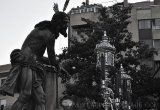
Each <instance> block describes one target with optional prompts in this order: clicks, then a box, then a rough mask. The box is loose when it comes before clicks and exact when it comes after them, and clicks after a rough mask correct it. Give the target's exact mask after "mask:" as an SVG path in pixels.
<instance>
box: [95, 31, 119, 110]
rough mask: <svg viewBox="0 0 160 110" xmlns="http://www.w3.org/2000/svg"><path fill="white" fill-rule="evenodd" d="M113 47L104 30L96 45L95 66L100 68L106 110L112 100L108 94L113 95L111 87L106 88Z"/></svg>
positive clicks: (112, 58) (112, 63) (112, 57)
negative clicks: (100, 39)
mask: <svg viewBox="0 0 160 110" xmlns="http://www.w3.org/2000/svg"><path fill="white" fill-rule="evenodd" d="M115 50H116V49H115V47H114V46H113V45H111V44H110V42H109V40H108V36H107V35H106V31H104V36H103V38H102V41H101V42H100V43H99V44H97V45H96V51H97V65H96V66H97V67H98V68H100V69H101V78H102V86H101V88H102V90H103V96H105V97H104V99H105V109H106V110H108V106H111V108H112V109H113V107H112V103H113V102H112V100H111V98H110V96H113V91H112V89H111V88H108V83H109V82H110V78H108V75H109V72H108V69H109V66H114V53H115Z"/></svg>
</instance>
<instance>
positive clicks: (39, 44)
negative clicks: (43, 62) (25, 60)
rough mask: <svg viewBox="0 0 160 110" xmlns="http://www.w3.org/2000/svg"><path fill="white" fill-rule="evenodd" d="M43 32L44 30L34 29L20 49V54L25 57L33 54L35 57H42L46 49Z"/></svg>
mask: <svg viewBox="0 0 160 110" xmlns="http://www.w3.org/2000/svg"><path fill="white" fill-rule="evenodd" d="M45 31H46V30H39V29H37V28H36V29H34V30H33V31H32V32H31V33H30V34H29V35H28V36H27V38H26V39H25V41H24V43H23V45H22V48H21V50H22V53H24V54H25V55H27V54H28V55H29V54H34V55H36V56H37V57H42V56H43V54H44V52H45V49H46V43H45V40H44V37H45ZM47 31H48V30H47Z"/></svg>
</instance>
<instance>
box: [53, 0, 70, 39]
mask: <svg viewBox="0 0 160 110" xmlns="http://www.w3.org/2000/svg"><path fill="white" fill-rule="evenodd" d="M68 3H69V0H66V2H65V4H64V7H63V12H61V11H59V9H58V4H57V3H54V6H53V10H54V11H55V14H54V15H53V17H52V20H51V23H52V24H53V25H54V26H56V31H58V32H59V33H60V34H62V35H63V36H64V37H67V32H66V31H67V27H68V23H69V16H68V15H67V14H66V13H65V12H64V11H65V10H66V8H67V6H68Z"/></svg>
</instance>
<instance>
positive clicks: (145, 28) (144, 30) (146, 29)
mask: <svg viewBox="0 0 160 110" xmlns="http://www.w3.org/2000/svg"><path fill="white" fill-rule="evenodd" d="M139 40H140V41H143V42H144V43H145V44H148V45H149V46H150V47H152V46H153V41H152V28H151V20H139Z"/></svg>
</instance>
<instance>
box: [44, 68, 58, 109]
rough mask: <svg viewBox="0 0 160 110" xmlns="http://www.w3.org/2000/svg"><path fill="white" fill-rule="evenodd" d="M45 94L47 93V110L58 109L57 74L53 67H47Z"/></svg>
mask: <svg viewBox="0 0 160 110" xmlns="http://www.w3.org/2000/svg"><path fill="white" fill-rule="evenodd" d="M46 71H47V73H46V79H45V82H46V83H45V93H46V110H56V108H57V106H58V105H57V99H58V97H57V89H58V88H57V86H56V85H57V80H56V78H57V74H56V73H55V72H54V69H53V68H51V67H46Z"/></svg>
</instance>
